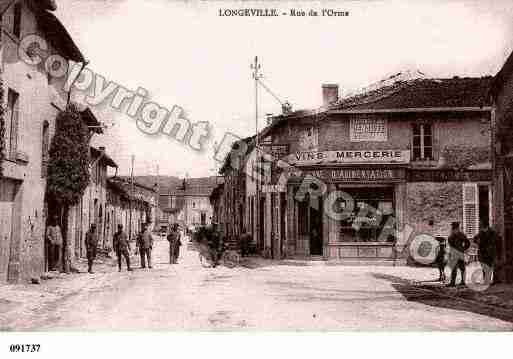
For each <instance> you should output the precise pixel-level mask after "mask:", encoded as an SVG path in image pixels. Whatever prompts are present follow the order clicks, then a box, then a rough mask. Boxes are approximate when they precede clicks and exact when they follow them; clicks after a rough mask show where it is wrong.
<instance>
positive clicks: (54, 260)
mask: <svg viewBox="0 0 513 359" xmlns="http://www.w3.org/2000/svg"><path fill="white" fill-rule="evenodd" d="M46 237H47V239H48V247H49V254H50V255H49V268H50V270H55V271H60V270H62V269H63V268H62V242H63V241H62V231H61V227H60V226H59V221H58V217H57V216H52V219H51V221H50V225H49V226H48V228H47V229H46Z"/></svg>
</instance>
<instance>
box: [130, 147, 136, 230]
mask: <svg viewBox="0 0 513 359" xmlns="http://www.w3.org/2000/svg"><path fill="white" fill-rule="evenodd" d="M131 162H132V164H131V166H130V196H129V197H130V199H129V200H128V204H129V205H130V207H129V209H130V223H129V233H128V236H129V237H128V239H129V240H132V207H133V204H132V201H133V198H134V162H135V156H134V155H132V161H131Z"/></svg>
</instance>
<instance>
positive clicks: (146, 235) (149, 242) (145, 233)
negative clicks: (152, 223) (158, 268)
mask: <svg viewBox="0 0 513 359" xmlns="http://www.w3.org/2000/svg"><path fill="white" fill-rule="evenodd" d="M138 247H139V254H140V255H141V268H146V260H147V261H148V268H150V269H151V268H152V266H151V250H152V249H153V237H152V235H151V232H150V230H149V229H148V224H147V223H145V224H143V227H142V232H141V234H140V236H139V243H138Z"/></svg>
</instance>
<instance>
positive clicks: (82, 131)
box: [46, 104, 90, 272]
mask: <svg viewBox="0 0 513 359" xmlns="http://www.w3.org/2000/svg"><path fill="white" fill-rule="evenodd" d="M49 155H50V156H49V157H50V158H49V161H48V176H47V182H46V200H47V203H48V210H49V214H50V216H53V215H57V216H58V217H59V218H60V224H61V228H62V230H63V233H62V235H63V238H64V243H63V247H64V257H63V258H64V259H65V260H64V261H63V262H64V270H65V271H66V272H68V271H69V269H70V261H69V258H70V253H69V248H68V241H67V228H68V213H69V208H70V207H71V206H73V205H76V204H77V203H79V201H80V198H82V196H83V194H84V191H85V189H86V188H87V186H88V184H89V179H90V173H89V160H90V158H89V131H88V128H87V126H86V125H85V123H84V121H82V118H81V116H80V112H79V111H78V109H77V107H76V105H74V104H70V105H68V106H67V107H66V110H65V111H62V112H59V114H58V115H57V119H56V130H55V136H54V137H53V139H52V143H51V145H50V153H49Z"/></svg>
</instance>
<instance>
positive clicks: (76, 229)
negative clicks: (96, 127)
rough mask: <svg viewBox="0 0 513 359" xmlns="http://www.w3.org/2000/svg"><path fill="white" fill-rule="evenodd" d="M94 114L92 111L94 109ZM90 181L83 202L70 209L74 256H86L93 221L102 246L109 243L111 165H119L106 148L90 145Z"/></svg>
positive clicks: (69, 233)
mask: <svg viewBox="0 0 513 359" xmlns="http://www.w3.org/2000/svg"><path fill="white" fill-rule="evenodd" d="M90 115H91V116H92V113H91V112H90ZM90 157H91V163H90V168H91V170H90V173H91V177H90V181H89V184H88V186H87V188H86V189H85V191H84V194H83V195H82V198H81V199H80V201H79V203H78V204H76V205H75V206H73V207H72V208H70V210H69V213H68V221H67V224H68V228H67V231H66V235H67V243H68V245H69V247H70V248H69V253H70V254H71V256H70V259H71V260H74V259H76V258H85V256H86V246H85V235H86V233H87V231H88V230H89V228H90V226H91V224H93V223H94V224H96V231H97V235H98V243H99V246H100V248H104V247H105V246H106V245H107V240H108V238H109V237H108V235H107V234H108V233H109V231H110V230H111V228H110V227H109V223H110V221H109V213H108V211H107V192H108V186H107V178H108V168H109V167H110V168H116V169H117V167H118V165H117V164H116V163H115V162H114V161H113V160H112V158H110V157H109V155H108V154H107V153H106V151H105V147H100V148H95V147H90Z"/></svg>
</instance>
